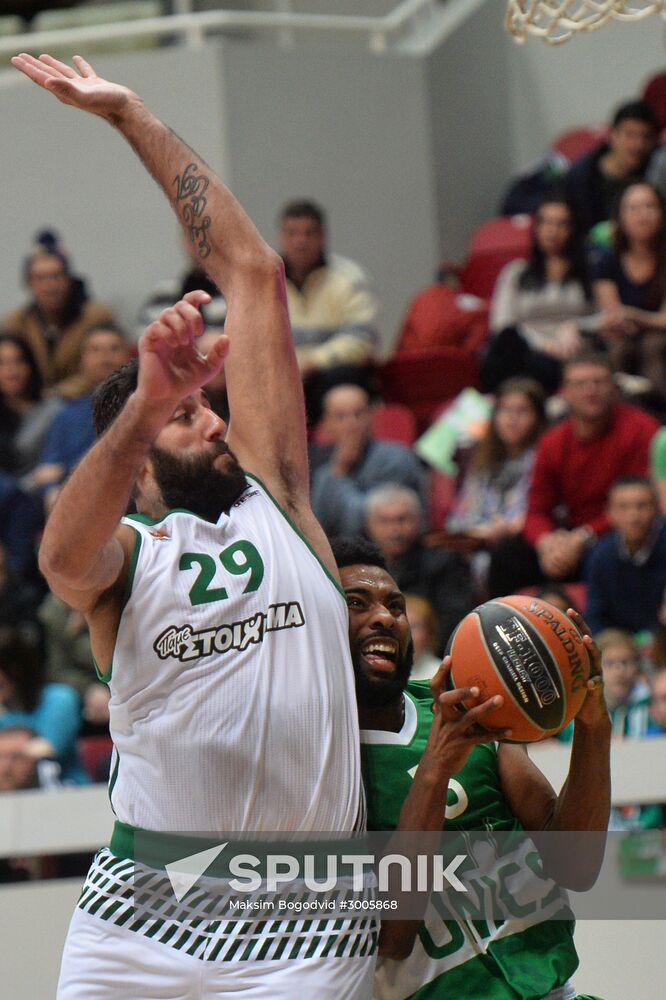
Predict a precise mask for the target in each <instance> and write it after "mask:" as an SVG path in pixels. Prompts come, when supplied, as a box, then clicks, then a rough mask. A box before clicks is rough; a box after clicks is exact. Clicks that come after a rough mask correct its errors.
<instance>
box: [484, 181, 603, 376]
mask: <svg viewBox="0 0 666 1000" xmlns="http://www.w3.org/2000/svg"><path fill="white" fill-rule="evenodd" d="M591 298H592V293H591V285H590V279H589V275H588V272H587V266H586V263H585V256H584V253H583V248H582V244H581V240H580V237H579V233H578V231H577V227H576V218H575V215H574V212H573V209H572V207H571V205H570V204H569V203H568V202H567V201H566V200H565V199H564V198H562V197H558V196H557V195H551V196H549V197H547V198H546V199H544V201H543V202H542V203H541V205H540V207H539V209H538V211H537V213H536V217H535V220H534V233H533V237H532V250H531V253H530V257H529V260H526V261H525V260H514V261H510V262H509V263H508V264H507V265H506V266H505V267H504V268H503V269H502V271H501V273H500V275H499V278H498V279H497V284H496V285H495V290H494V292H493V298H492V305H491V311H490V329H491V333H492V338H491V340H490V343H489V345H488V350H487V353H486V357H485V359H484V361H483V364H482V381H483V386H484V389H485V390H486V391H487V392H494V391H495V389H496V388H497V386H498V385H499V384H500V383H501V382H503V381H504V380H505V379H506V378H509V377H510V376H511V375H530V376H532V377H533V378H535V379H537V380H538V381H539V382H540V383H541V384H542V385H543V387H544V388H545V389H546V391H547V392H548V393H553V392H555V391H556V390H557V389H558V387H559V385H560V381H561V378H562V362H563V361H566V360H567V359H568V358H571V357H572V356H573V355H575V354H578V353H580V351H581V348H582V347H583V340H582V337H581V332H580V327H579V324H578V322H577V321H579V320H580V319H581V317H584V316H587V315H588V314H589V313H590V312H591V311H592V306H591Z"/></svg>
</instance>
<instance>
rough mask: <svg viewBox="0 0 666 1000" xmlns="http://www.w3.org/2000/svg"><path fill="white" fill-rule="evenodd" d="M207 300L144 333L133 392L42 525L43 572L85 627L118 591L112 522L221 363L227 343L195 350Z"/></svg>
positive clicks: (127, 544)
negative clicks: (157, 446) (158, 442)
mask: <svg viewBox="0 0 666 1000" xmlns="http://www.w3.org/2000/svg"><path fill="white" fill-rule="evenodd" d="M208 300H209V296H208V295H207V294H206V293H205V292H190V293H189V294H188V295H187V296H186V297H185V299H183V300H181V302H179V303H177V304H176V305H175V306H172V307H171V308H169V309H166V310H164V312H163V313H162V314H161V316H160V318H159V319H158V320H157V321H156V322H155V323H152V324H151V325H150V326H149V327H148V329H147V331H146V333H145V334H144V336H143V337H142V338H141V340H140V341H139V371H138V384H137V388H136V391H135V392H134V393H133V394H132V395H131V396H130V397H129V399H128V401H127V403H126V405H125V407H124V408H123V409H122V411H121V412H120V414H119V415H118V417H117V418H116V419H115V420H114V421H113V423H112V424H111V425H110V427H109V429H108V431H107V432H106V433H105V434H104V435H103V436H102V437H101V438H100V439H99V441H97V443H96V444H95V445H94V446H93V447H92V448H91V450H90V451H89V452H88V453H87V455H85V456H84V458H83V459H82V460H81V462H80V463H79V465H78V466H77V468H76V469H75V470H74V472H73V473H72V475H71V477H70V478H69V480H68V481H67V482H66V483H65V485H64V487H63V489H62V492H61V494H60V497H59V498H58V501H57V503H56V505H55V508H54V510H53V513H52V514H51V516H50V518H49V520H48V522H47V525H46V529H45V531H44V537H43V539H42V545H41V548H40V553H39V562H40V567H41V569H42V572H43V573H44V575H45V576H46V579H47V580H48V583H49V586H50V587H51V589H52V590H53V591H54V592H55V593H56V594H57V595H58V596H59V597H61V598H62V599H63V600H64V601H66V602H67V603H68V604H69V605H70V606H71V607H73V608H77V609H78V610H80V611H83V612H84V613H85V614H86V615H87V617H88V618H89V620H90V619H91V618H92V617H93V616H94V614H95V611H96V609H97V605H98V602H99V600H100V598H101V597H102V595H103V594H106V593H107V592H110V591H113V590H114V587H115V585H116V584H119V585H120V587H122V584H123V576H124V573H125V571H126V567H127V563H128V561H129V556H130V552H131V547H132V543H133V533H132V529H131V528H128V527H126V526H124V525H121V526H120V527H118V522H119V521H120V519H121V517H122V516H123V514H124V513H125V511H126V509H127V504H128V501H129V498H130V495H131V493H132V490H133V488H134V485H135V483H136V480H137V477H138V475H139V472H140V470H141V467H142V465H143V463H144V462H145V460H146V457H147V455H148V452H149V449H150V447H151V445H152V443H153V441H154V440H155V438H156V437H157V435H158V434H159V432H160V430H161V429H162V427H164V425H165V424H166V423H167V421H168V420H170V419H171V417H172V415H173V413H174V410H175V409H176V407H177V405H178V403H179V402H180V401H181V400H182V399H183V398H184V397H186V396H188V395H190V394H192V393H194V392H195V391H197V390H198V389H199V388H200V387H201V385H203V384H205V383H206V382H207V381H208V379H210V378H212V376H213V375H215V374H216V373H217V372H218V371H219V369H220V367H221V365H222V362H223V360H224V356H225V354H226V351H227V349H228V346H229V345H228V340H227V338H226V337H221V338H220V339H219V341H217V343H216V344H215V345H214V347H213V348H212V350H211V351H210V352H209V354H208V356H207V357H205V358H204V357H202V356H201V355H200V354H199V352H198V351H197V349H196V344H195V337H196V336H197V335H198V334H200V333H201V330H202V327H203V323H202V319H201V315H200V313H199V309H198V306H200V305H202V304H203V303H204V302H207V301H208ZM96 655H97V651H96Z"/></svg>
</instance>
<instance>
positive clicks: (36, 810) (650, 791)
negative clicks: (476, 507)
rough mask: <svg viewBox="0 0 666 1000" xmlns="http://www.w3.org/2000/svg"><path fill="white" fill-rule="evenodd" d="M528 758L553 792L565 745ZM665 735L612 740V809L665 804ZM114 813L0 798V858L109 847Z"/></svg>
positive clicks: (62, 798)
mask: <svg viewBox="0 0 666 1000" xmlns="http://www.w3.org/2000/svg"><path fill="white" fill-rule="evenodd" d="M529 753H530V757H531V758H532V760H533V761H534V762H535V763H536V764H537V766H538V767H539V768H541V770H542V771H543V772H544V774H545V775H546V777H547V778H548V779H549V781H550V782H551V784H552V785H553V787H554V788H556V789H559V788H561V787H562V785H563V784H564V779H565V777H566V773H567V768H568V765H569V756H570V746H568V745H564V744H562V745H555V744H553V743H548V744H545V745H544V746H539V745H538V744H532V746H531V747H530V750H529ZM665 762H666V737H655V738H654V739H626V740H618V741H614V742H613V744H612V748H611V774H612V786H613V788H612V801H613V805H616V806H624V805H648V804H650V803H655V802H666V766H665ZM113 819H114V816H113V813H112V812H111V807H110V805H109V799H108V795H107V790H106V787H105V786H104V785H94V786H93V787H88V788H62V789H55V790H53V791H40V790H35V791H23V792H4V793H2V794H1V795H0V858H2V857H26V856H38V855H44V854H66V853H72V852H78V851H84V850H94V849H96V848H98V847H100V846H101V845H103V844H108V842H109V837H110V835H111V827H112V825H113Z"/></svg>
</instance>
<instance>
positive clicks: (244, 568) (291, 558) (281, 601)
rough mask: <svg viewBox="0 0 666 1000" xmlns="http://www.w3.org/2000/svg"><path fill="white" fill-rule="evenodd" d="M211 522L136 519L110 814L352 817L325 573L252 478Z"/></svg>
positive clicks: (281, 822) (321, 826)
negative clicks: (112, 810) (229, 507)
mask: <svg viewBox="0 0 666 1000" xmlns="http://www.w3.org/2000/svg"><path fill="white" fill-rule="evenodd" d="M248 481H249V484H250V485H249V487H248V488H247V489H246V490H245V491H244V493H243V494H242V495H241V496H240V497H239V499H238V500H237V501H236V503H234V505H233V506H232V508H231V510H230V511H229V513H228V514H222V515H221V516H220V518H219V521H218V522H217V524H212V523H210V522H208V521H205V520H202V519H201V518H199V517H197V516H195V515H194V514H191V513H190V512H188V511H181V510H175V511H171V512H169V513H168V514H167V515H166V516H165V517H164V518H163V519H162V520H160V521H159V522H152V521H150V520H149V519H148V518H145V517H142V516H140V515H132V516H130V517H127V518H124V523H125V524H129V525H131V526H132V527H133V528H134V530H135V531H136V533H137V539H136V545H135V552H134V556H135V558H134V560H133V566H132V569H131V571H130V580H129V583H128V596H127V601H126V604H125V607H124V610H123V612H122V617H121V621H120V627H119V630H118V637H117V642H116V646H115V651H114V656H113V663H112V666H111V677H110V680H109V686H110V688H111V702H110V712H111V735H112V737H113V742H114V745H115V752H114V760H113V762H112V770H111V780H110V794H111V802H112V805H113V808H114V810H115V812H116V815H117V816H118V819H120V820H122V821H123V822H125V823H129V824H130V825H132V826H135V827H141V828H143V829H148V830H157V831H164V832H170V831H193V832H195V831H197V832H198V831H200V832H217V831H256V832H265V831H287V830H295V831H351V830H353V829H354V828H355V824H356V822H357V820H358V816H359V811H360V801H361V795H362V790H361V779H360V765H359V734H358V724H357V717H356V703H355V695H354V680H353V670H352V665H351V659H350V655H349V641H348V634H347V609H346V604H345V600H344V596H343V594H342V592H341V590H340V589H339V587H338V585H337V584H336V583H335V582H334V581H333V579H332V577H331V576H330V575H329V574H328V573H327V571H326V570H325V569H324V567H323V565H322V564H321V563H320V561H319V560H318V558H317V557H316V555H315V554H314V552H313V551H312V550H311V548H310V547H309V545H308V544H307V542H306V541H305V540H304V539H303V537H302V536H301V535H300V534H299V533H298V532H297V530H296V529H295V528H294V527H293V526H292V524H291V522H290V521H289V520H288V519H287V517H286V515H285V514H284V513H283V512H282V511H281V510H280V508H279V507H278V505H277V504H276V503H275V501H274V500H273V499H272V497H271V496H270V494H268V492H267V491H266V490H265V488H264V487H263V486H262V485H261V484H260V483H258V482H257V481H256V480H254V479H249V480H248Z"/></svg>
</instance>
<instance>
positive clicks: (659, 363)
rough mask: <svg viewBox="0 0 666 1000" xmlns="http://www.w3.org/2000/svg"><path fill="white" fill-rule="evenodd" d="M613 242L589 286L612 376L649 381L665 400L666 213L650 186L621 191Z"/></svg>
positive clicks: (637, 186) (598, 264) (615, 217)
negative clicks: (625, 375) (625, 374)
mask: <svg viewBox="0 0 666 1000" xmlns="http://www.w3.org/2000/svg"><path fill="white" fill-rule="evenodd" d="M613 240H614V249H613V250H612V251H606V252H604V253H602V255H601V256H600V258H599V260H598V261H597V264H596V274H595V278H596V280H595V284H594V291H595V296H596V300H597V304H598V306H599V308H600V309H601V310H602V315H601V322H602V327H601V329H602V332H603V334H604V336H605V338H606V340H607V343H608V349H609V352H610V357H611V360H612V362H613V366H614V368H615V369H616V370H617V371H622V372H629V373H630V374H634V375H642V376H643V377H645V378H648V379H650V381H651V382H652V384H653V387H654V389H655V391H656V392H657V393H658V395H659V396H660V398H661V399H662V400H664V401H666V213H665V211H664V203H663V201H662V199H661V196H660V195H659V192H658V191H657V190H656V189H655V188H654V187H652V185H651V184H645V183H640V184H630V185H629V186H628V187H627V188H625V190H624V192H623V193H622V196H621V198H620V200H619V202H618V205H617V208H616V210H615V213H614V235H613Z"/></svg>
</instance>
